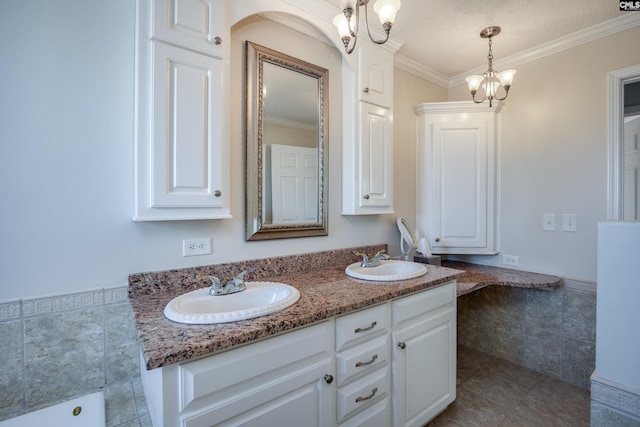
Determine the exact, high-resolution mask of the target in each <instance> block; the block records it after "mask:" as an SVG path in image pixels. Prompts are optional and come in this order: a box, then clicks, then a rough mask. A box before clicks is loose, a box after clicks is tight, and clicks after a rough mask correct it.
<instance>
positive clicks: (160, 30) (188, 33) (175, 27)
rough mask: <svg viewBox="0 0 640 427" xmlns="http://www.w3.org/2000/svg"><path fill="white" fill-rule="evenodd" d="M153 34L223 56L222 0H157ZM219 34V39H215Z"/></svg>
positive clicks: (180, 44) (154, 3)
mask: <svg viewBox="0 0 640 427" xmlns="http://www.w3.org/2000/svg"><path fill="white" fill-rule="evenodd" d="M152 5H153V7H154V13H153V30H152V31H153V34H152V36H153V38H155V39H158V40H162V41H165V42H168V43H172V44H176V45H179V46H183V47H187V48H189V49H194V50H197V51H200V52H202V53H205V54H207V55H214V56H216V57H218V58H222V43H223V42H228V40H223V37H224V38H226V37H225V35H224V34H223V17H224V2H223V1H222V0H154V1H153V2H152ZM216 37H218V38H219V39H216Z"/></svg>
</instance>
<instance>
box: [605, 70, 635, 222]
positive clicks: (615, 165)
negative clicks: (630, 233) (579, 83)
mask: <svg viewBox="0 0 640 427" xmlns="http://www.w3.org/2000/svg"><path fill="white" fill-rule="evenodd" d="M637 78H640V65H634V66H632V67H627V68H622V69H620V70H614V71H611V72H609V73H607V80H608V88H609V97H608V102H609V104H608V107H607V111H608V123H607V128H608V131H607V135H608V139H609V140H608V143H607V156H608V165H607V219H609V220H619V219H622V212H623V210H622V202H623V201H622V174H623V163H622V162H623V158H622V157H623V150H622V137H623V129H624V128H623V122H622V121H623V117H624V109H623V106H622V101H623V95H624V90H623V89H624V84H625V83H626V82H627V81H629V80H633V79H637Z"/></svg>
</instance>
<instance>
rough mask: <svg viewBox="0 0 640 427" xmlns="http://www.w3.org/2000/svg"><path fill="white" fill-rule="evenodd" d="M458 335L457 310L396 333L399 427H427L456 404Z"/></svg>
mask: <svg viewBox="0 0 640 427" xmlns="http://www.w3.org/2000/svg"><path fill="white" fill-rule="evenodd" d="M455 333H456V320H455V309H451V310H448V311H446V312H443V313H441V314H439V315H436V316H433V317H430V318H426V319H424V320H422V321H420V322H417V323H414V324H412V325H411V326H408V327H406V328H403V329H400V330H398V331H397V332H394V333H393V337H394V340H393V342H394V343H395V344H396V347H395V355H394V356H395V359H394V371H393V384H394V388H393V390H394V394H393V398H394V425H395V426H421V425H424V423H426V422H427V421H429V420H430V419H431V418H433V417H434V416H435V415H437V414H438V413H440V412H441V411H442V410H444V409H445V408H446V407H447V405H448V404H449V403H451V402H453V401H454V400H455V396H456V380H455V371H456V369H455V363H456V361H455V360H456V349H455V345H456V338H455ZM398 343H402V344H403V346H404V349H403V348H400V347H398V346H397V344H398Z"/></svg>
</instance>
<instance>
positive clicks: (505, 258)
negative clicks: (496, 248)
mask: <svg viewBox="0 0 640 427" xmlns="http://www.w3.org/2000/svg"><path fill="white" fill-rule="evenodd" d="M502 263H503V264H504V265H513V266H516V267H517V266H519V265H520V257H519V256H517V255H502Z"/></svg>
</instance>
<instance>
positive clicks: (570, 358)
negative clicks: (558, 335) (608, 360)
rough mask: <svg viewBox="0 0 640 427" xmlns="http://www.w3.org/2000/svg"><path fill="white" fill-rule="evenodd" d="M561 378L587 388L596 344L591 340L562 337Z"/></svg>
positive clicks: (593, 366) (593, 367)
mask: <svg viewBox="0 0 640 427" xmlns="http://www.w3.org/2000/svg"><path fill="white" fill-rule="evenodd" d="M562 340H563V342H562V374H561V378H562V379H563V380H564V381H566V382H568V383H570V384H574V385H577V386H578V387H582V388H584V389H589V386H590V384H591V379H590V377H591V374H592V373H593V370H594V369H595V366H596V363H595V361H596V346H595V343H593V342H586V341H581V340H576V339H573V338H570V337H567V336H564V337H563V338H562Z"/></svg>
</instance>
